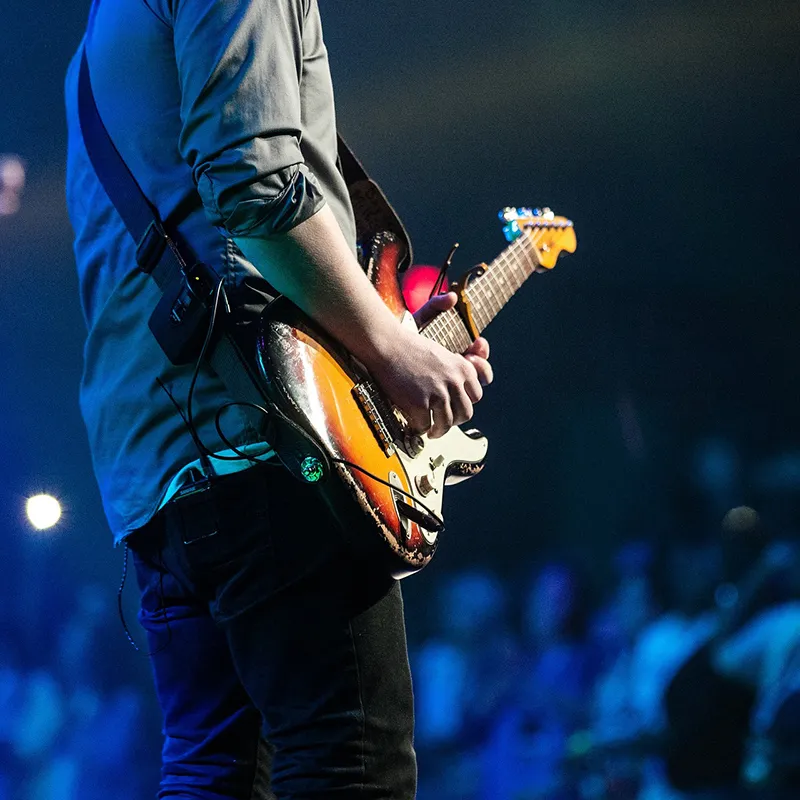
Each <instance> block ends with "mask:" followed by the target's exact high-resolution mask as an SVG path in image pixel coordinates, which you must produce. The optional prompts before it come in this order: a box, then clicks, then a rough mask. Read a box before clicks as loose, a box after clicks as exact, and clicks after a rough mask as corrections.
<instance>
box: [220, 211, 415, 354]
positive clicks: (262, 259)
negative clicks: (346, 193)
mask: <svg viewBox="0 0 800 800" xmlns="http://www.w3.org/2000/svg"><path fill="white" fill-rule="evenodd" d="M235 242H236V244H237V245H238V247H239V248H240V249H241V251H242V252H243V253H244V255H245V257H246V258H247V259H248V260H249V261H251V262H252V264H253V265H254V266H255V267H256V268H257V269H258V270H259V271H260V272H261V273H262V274H263V275H264V277H265V278H266V279H267V280H268V281H269V282H270V283H271V284H272V285H273V286H274V287H275V288H276V289H277V290H278V291H279V292H281V293H282V294H284V295H286V297H288V298H289V299H290V300H291V301H292V302H293V303H294V304H295V305H297V306H298V307H299V308H301V309H302V310H303V311H305V312H306V313H307V314H308V315H309V316H310V317H311V318H312V319H314V320H315V321H316V322H318V323H319V324H320V325H321V326H322V327H323V328H325V329H326V330H327V331H328V333H330V334H331V335H333V336H334V337H335V338H336V339H338V340H339V341H340V342H341V343H342V344H343V345H344V346H345V347H346V348H347V349H348V350H349V351H350V352H351V353H353V355H355V356H356V357H357V358H359V359H360V360H362V361H363V362H364V363H367V364H368V363H369V362H370V361H371V360H372V359H373V358H374V357H376V356H379V355H380V354H382V353H383V352H385V350H386V348H387V347H389V346H390V345H391V344H393V343H395V342H394V340H396V339H397V337H398V336H399V335H400V331H401V326H400V325H399V323H398V321H397V320H396V319H395V317H394V315H393V314H392V313H391V312H390V311H389V309H388V308H387V307H386V306H385V305H384V303H383V301H382V300H381V299H380V297H379V296H378V294H377V292H376V291H375V290H374V288H373V287H372V285H371V284H370V282H369V280H368V279H367V276H366V275H365V274H364V271H363V270H362V269H361V267H360V265H359V264H358V261H357V260H356V258H355V256H354V255H353V253H352V251H351V250H350V247H349V246H348V244H347V241H346V239H345V237H344V235H343V234H342V231H341V229H340V228H339V225H338V223H337V222H336V218H335V217H334V215H333V212H332V211H331V210H330V208H329V207H328V206H323V207H322V208H321V209H320V210H319V211H318V212H317V213H316V214H314V216H313V217H310V218H309V219H307V220H305V221H304V222H302V223H300V224H299V225H297V226H296V227H295V228H292V229H291V230H289V231H288V232H287V233H284V234H281V235H279V236H274V237H270V238H255V237H253V238H250V237H236V238H235Z"/></svg>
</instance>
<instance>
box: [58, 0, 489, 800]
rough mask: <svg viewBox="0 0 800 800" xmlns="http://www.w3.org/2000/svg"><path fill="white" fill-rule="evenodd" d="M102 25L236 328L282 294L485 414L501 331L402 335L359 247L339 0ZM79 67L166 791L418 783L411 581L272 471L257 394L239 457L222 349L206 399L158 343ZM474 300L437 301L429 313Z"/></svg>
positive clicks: (101, 307)
mask: <svg viewBox="0 0 800 800" xmlns="http://www.w3.org/2000/svg"><path fill="white" fill-rule="evenodd" d="M84 41H85V44H86V56H87V61H88V64H89V66H90V72H91V82H92V86H93V93H94V96H95V99H96V103H97V108H98V110H99V113H100V116H101V118H102V119H103V121H104V123H105V127H106V128H107V130H108V133H109V134H110V136H111V139H112V140H113V141H114V143H115V144H116V146H117V149H118V150H119V152H120V155H121V156H122V158H123V159H124V161H125V162H126V164H127V165H128V167H129V169H130V170H131V172H132V173H133V175H134V177H135V178H136V180H137V182H138V183H139V185H140V187H141V188H142V191H143V192H144V194H145V195H146V196H147V197H148V199H149V200H150V201H151V203H152V204H153V205H154V206H155V207H156V208H157V210H158V212H159V214H160V216H161V219H163V220H165V222H166V223H168V225H169V227H170V229H171V230H173V231H175V232H176V235H177V236H178V237H180V239H181V241H183V242H184V243H185V244H186V246H187V247H188V248H189V249H190V250H191V251H192V252H193V253H194V255H195V256H196V257H197V259H198V260H199V261H202V262H203V263H206V264H209V265H211V266H212V268H213V269H214V270H215V271H216V273H217V274H218V275H219V276H220V277H222V278H224V284H225V289H226V295H227V298H228V300H229V302H230V306H231V319H232V320H233V322H234V323H236V325H238V326H242V327H246V326H248V325H252V323H253V322H254V321H255V320H256V319H257V316H258V313H259V311H260V310H261V308H263V306H264V304H265V302H266V301H267V299H268V298H269V297H270V296H271V295H273V294H274V293H275V292H276V291H277V292H279V293H282V294H284V295H286V296H287V297H288V298H289V299H290V300H292V301H293V302H294V303H295V304H296V305H297V306H299V307H300V308H301V309H302V310H303V311H305V312H306V313H307V314H308V315H309V316H311V317H312V318H313V319H314V320H315V321H316V322H317V323H319V324H320V325H321V326H322V327H323V328H324V329H325V330H327V332H328V333H330V334H331V335H333V336H334V337H335V338H336V339H338V340H339V342H341V344H342V345H343V346H344V347H345V348H347V349H348V350H349V351H350V352H351V353H352V354H354V355H355V356H356V357H357V358H358V359H359V360H360V361H361V362H362V363H363V364H364V365H365V366H366V367H367V368H368V370H369V371H370V373H371V374H372V376H373V377H374V379H375V380H376V381H377V383H378V384H379V386H380V387H381V389H382V390H383V391H384V393H385V394H386V395H387V396H388V397H389V399H390V400H391V401H392V402H394V403H395V404H396V405H397V406H398V407H399V408H400V409H401V410H402V411H403V413H404V414H405V415H406V416H407V418H408V419H409V420H410V422H411V424H412V426H413V427H414V428H415V429H416V430H418V431H420V432H427V433H428V435H429V436H431V437H438V436H441V435H443V434H444V433H445V432H446V431H447V430H448V429H449V428H450V427H451V426H452V425H457V424H460V423H462V422H465V421H466V420H468V419H469V418H470V417H471V415H472V409H473V404H474V403H476V402H478V401H479V400H480V399H481V395H482V385H485V384H488V383H489V382H490V381H491V380H492V371H491V367H490V366H489V363H488V361H487V358H488V354H489V350H488V345H487V343H486V342H485V340H483V339H478V340H476V341H475V342H474V343H473V344H472V346H471V347H470V348H469V349H468V350H467V351H466V352H465V353H464V354H463V356H462V355H454V354H452V353H450V352H449V351H447V350H445V349H444V348H442V347H440V346H439V345H437V344H435V343H433V342H431V341H429V340H428V339H426V338H423V337H421V336H418V335H416V334H415V333H414V332H413V331H411V332H409V331H408V330H407V329H406V328H403V327H401V326H400V324H399V323H398V321H397V320H396V319H395V317H394V316H393V315H392V314H391V313H390V312H389V311H388V310H387V308H386V307H385V306H384V305H383V303H382V302H381V301H380V300H379V298H378V295H377V294H376V293H375V291H374V290H373V288H372V286H371V284H370V283H369V281H368V280H367V278H366V276H365V274H364V273H363V271H362V269H361V267H360V265H359V263H358V261H357V259H356V255H355V253H356V241H355V225H354V216H353V208H352V206H351V202H350V199H349V196H348V192H347V188H346V185H345V182H344V180H343V178H342V175H341V174H340V172H339V171H338V170H337V149H336V124H335V118H334V107H333V95H332V90H331V82H330V74H329V69H328V62H327V54H326V49H325V45H324V42H323V38H322V31H321V27H320V18H319V12H318V8H317V3H316V0H226V2H220V1H219V0H102V2H100V0H95V2H94V4H93V6H92V10H91V13H90V19H89V27H88V31H87V36H86V37H85V40H84ZM80 63H81V50H79V52H78V54H77V55H76V57H75V58H74V59H73V61H72V63H71V65H70V67H69V71H68V75H67V81H66V105H67V120H68V126H69V146H68V163H67V201H68V206H69V212H70V218H71V221H72V225H73V228H74V231H75V245H74V249H75V255H76V261H77V266H78V276H79V283H80V292H81V300H82V305H83V310H84V314H85V319H86V323H87V327H88V336H87V341H86V347H85V366H84V373H83V379H82V384H81V392H80V402H81V408H82V412H83V416H84V419H85V422H86V427H87V431H88V435H89V442H90V446H91V451H92V456H93V462H94V468H95V472H96V476H97V480H98V483H99V487H100V492H101V496H102V500H103V504H104V508H105V511H106V514H107V517H108V520H109V524H110V527H111V529H112V532H113V535H114V540H115V543H117V544H119V543H121V542H125V544H126V545H127V546H129V547H130V549H131V551H132V553H133V557H134V562H135V566H136V572H137V577H138V583H139V587H140V590H141V611H140V620H141V622H142V624H143V626H144V628H145V630H146V632H147V642H148V649H149V651H150V657H151V661H152V667H153V672H154V677H155V685H156V691H157V694H158V698H159V701H160V704H161V707H162V710H163V715H164V733H165V741H164V747H163V753H162V757H163V764H162V778H161V795H160V796H167V795H168V796H170V797H176V798H215V800H217V799H219V798H254V797H258V798H266V797H274V796H276V797H320V798H323V797H333V796H336V797H347V798H354V799H355V798H367V797H369V798H411V797H413V796H414V793H415V785H416V768H415V755H414V751H413V747H412V727H413V715H412V695H411V682H410V675H409V669H408V659H407V653H406V642H405V630H404V621H403V610H402V600H401V595H400V588H399V586H398V585H397V583H396V582H394V581H393V580H392V579H390V578H389V577H388V576H386V575H385V574H382V573H381V572H380V571H377V570H375V569H374V568H372V567H371V565H370V564H368V563H365V560H364V559H363V558H361V557H360V556H359V554H358V553H353V552H350V551H348V550H347V549H346V548H345V546H344V545H343V537H342V536H341V535H340V534H339V532H338V531H337V529H336V523H335V522H334V521H333V519H332V518H331V516H330V514H329V512H328V511H327V509H326V508H325V507H324V505H323V504H322V502H321V500H320V499H319V497H318V496H317V495H316V493H315V491H314V489H313V488H312V487H309V486H306V485H303V484H301V483H299V482H297V481H295V480H294V479H293V478H291V477H290V476H289V475H288V474H287V473H285V472H284V471H282V470H280V469H277V468H275V467H273V466H270V463H274V461H273V462H270V458H269V456H270V448H269V443H265V442H263V441H260V438H259V435H258V433H257V432H256V430H255V429H254V428H253V427H252V426H250V425H248V423H247V421H246V418H245V417H244V415H243V414H241V413H240V412H239V410H237V409H235V408H234V409H231V410H229V411H227V412H226V413H225V416H224V418H223V427H224V429H225V434H226V438H227V440H228V441H229V442H231V443H234V444H235V445H236V449H237V451H239V452H240V453H241V452H246V454H247V455H248V458H237V457H236V454H233V453H232V452H231V451H230V450H229V451H228V452H227V453H225V452H223V451H225V450H226V445H225V444H223V441H222V440H221V438H220V436H219V435H218V433H217V432H216V430H215V426H214V418H215V414H216V411H217V409H219V408H220V407H221V406H222V405H223V404H224V403H225V402H227V401H229V400H230V399H231V397H230V395H229V394H228V393H227V392H226V390H225V388H224V386H223V385H222V383H221V381H220V379H219V378H218V377H217V376H216V375H215V374H214V372H213V371H212V370H211V368H210V367H209V366H208V365H207V364H205V363H201V364H199V367H198V374H197V380H196V385H194V390H193V399H194V408H193V414H192V415H190V414H189V409H188V408H187V397H188V395H189V389H190V383H191V382H192V373H193V370H194V366H193V365H190V366H181V367H175V366H173V365H172V364H171V363H170V362H169V361H168V359H167V358H166V357H165V355H164V353H163V352H162V351H161V349H160V348H159V346H158V344H157V343H156V341H155V339H154V337H153V336H152V335H151V332H150V330H149V329H148V325H147V321H148V318H149V315H150V313H151V311H152V309H153V308H154V307H155V306H156V304H157V302H158V300H159V296H160V295H159V291H158V289H157V287H156V286H155V284H154V283H153V282H152V281H151V280H150V278H148V277H147V276H146V275H145V274H143V273H142V272H140V271H139V270H138V269H137V266H136V252H135V244H134V241H133V239H132V238H131V237H130V236H129V235H128V234H127V231H126V228H125V226H124V224H123V222H122V219H121V217H120V215H119V213H118V212H117V210H116V209H115V207H114V205H113V204H112V203H111V201H110V199H109V196H108V195H107V194H106V192H105V191H104V189H103V187H102V186H101V184H100V182H99V179H98V176H97V174H96V172H95V170H94V169H93V167H92V164H91V162H90V160H89V158H88V156H87V150H86V145H85V141H84V138H83V136H82V132H81V127H80V125H79V121H78V118H79V111H78V100H77V96H78V88H77V87H78V80H79V70H80ZM454 303H455V296H454V295H452V294H447V295H443V296H441V297H437V298H435V299H434V300H433V301H431V303H429V304H428V306H427V307H426V308H424V309H423V310H422V312H421V316H420V320H423V321H424V320H425V319H428V318H430V317H431V316H433V315H435V314H436V313H438V312H440V311H442V310H445V309H447V308H450V307H451V306H452V305H453V304H454ZM200 443H202V445H201V444H200ZM209 452H211V453H213V454H214V455H215V457H209V455H208V453H209ZM230 459H233V460H230ZM253 460H257V461H258V462H259V463H258V465H256V466H253ZM262 733H263V735H261V734H262ZM267 741H268V742H269V744H267ZM273 752H274V758H273V765H272V768H271V770H270V767H269V764H268V762H269V761H270V758H271V755H270V754H271V753H273ZM270 773H271V774H270ZM123 779H124V778H123ZM270 783H271V788H270Z"/></svg>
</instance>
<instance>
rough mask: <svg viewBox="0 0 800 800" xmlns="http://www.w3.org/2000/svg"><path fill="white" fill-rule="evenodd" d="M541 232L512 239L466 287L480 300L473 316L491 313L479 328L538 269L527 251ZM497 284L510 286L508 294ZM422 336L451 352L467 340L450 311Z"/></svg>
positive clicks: (532, 230) (462, 328) (456, 317)
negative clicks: (522, 258)
mask: <svg viewBox="0 0 800 800" xmlns="http://www.w3.org/2000/svg"><path fill="white" fill-rule="evenodd" d="M545 230H546V229H543V228H538V227H537V228H532V229H531V228H529V229H527V230H526V231H525V235H524V236H520V237H519V238H517V239H515V240H514V242H512V243H511V245H510V246H509V247H508V248H506V250H505V251H504V252H503V253H501V254H500V255H499V256H498V257H497V258H496V259H495V260H494V261H492V262H491V264H490V265H489V267H488V268H487V270H486V272H485V273H484V274H483V275H482V276H480V277H479V278H476V279H475V280H474V281H473V282H472V283H471V284H470V286H469V288H468V291H470V292H471V293H472V294H473V296H474V299H478V300H480V301H482V305H481V304H478V307H477V309H474V310H473V313H475V311H476V310H477V312H478V316H479V317H481V316H482V314H481V312H482V311H483V310H484V308H486V309H488V310H489V311H490V312H492V313H491V314H490V315H489V316H488V318H487V319H486V320H485V321H483V320H481V325H480V327H481V329H483V328H485V327H486V325H488V323H489V322H490V321H491V320H492V319H493V318H494V316H496V314H497V313H498V312H499V311H500V310H501V309H502V308H503V306H504V305H505V304H506V303H507V302H508V300H509V299H510V298H511V297H512V296H513V294H514V292H515V291H516V290H517V289H518V288H519V287H520V286H522V284H523V283H524V282H525V280H527V278H528V277H530V275H531V274H533V272H535V270H536V267H537V266H539V262H538V261H535V260H534V259H533V257H532V255H531V254H530V252H529V251H530V250H531V249H535V248H536V246H537V244H538V242H539V241H540V240H541V238H542V237H543V235H544V233H545ZM520 255H524V256H525V259H526V261H527V262H528V264H529V267H525V266H524V265H523V262H522V260H521V258H520ZM504 267H505V268H507V269H506V270H505V272H502V271H501V270H502V268H504ZM498 268H500V269H498ZM520 276H521V279H520ZM501 282H504V283H505V284H506V285H510V286H512V287H513V289H512V291H511V293H508V292H507V291H506V288H505V286H504V285H503V283H501ZM497 290H500V291H501V292H502V295H501V296H498V294H497ZM459 331H463V332H464V337H463V338H462V337H461V336H459V335H458V332H459ZM422 333H423V334H425V335H426V336H428V337H429V338H433V339H434V340H435V341H438V342H439V343H440V344H445V346H448V345H449V346H450V347H449V349H453V350H454V352H460V351H463V350H464V349H466V347H468V346H469V338H468V336H467V335H466V331H465V329H464V326H463V324H462V322H461V319H460V317H459V316H458V313H457V312H456V311H455V309H450V310H449V311H446V312H444V313H443V314H440V315H439V316H438V317H436V318H435V319H434V320H433V321H432V322H431V323H430V324H429V325H427V326H426V327H425V328H424V329H423V331H422ZM464 341H466V345H465V346H464V347H461V345H462V343H463V342H464ZM456 348H460V349H456Z"/></svg>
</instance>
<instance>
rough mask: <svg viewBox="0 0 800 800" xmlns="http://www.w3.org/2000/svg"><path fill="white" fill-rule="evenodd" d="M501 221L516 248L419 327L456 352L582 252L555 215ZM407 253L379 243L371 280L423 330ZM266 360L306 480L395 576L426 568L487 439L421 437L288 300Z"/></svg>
mask: <svg viewBox="0 0 800 800" xmlns="http://www.w3.org/2000/svg"><path fill="white" fill-rule="evenodd" d="M501 215H502V216H503V218H504V220H505V222H506V226H505V232H506V236H507V237H508V238H509V239H510V240H511V241H512V243H511V245H510V246H509V247H508V248H506V250H505V251H504V252H503V253H501V255H500V256H498V258H497V259H495V261H494V262H492V264H491V265H480V266H479V267H476V268H475V269H474V270H472V271H471V272H470V273H468V274H467V276H466V277H465V278H464V279H463V280H462V281H461V282H460V283H459V284H458V285H456V286H454V287H453V288H454V289H455V290H456V291H457V293H458V295H459V303H458V306H457V307H456V308H455V309H452V310H451V311H449V312H444V313H443V314H440V315H439V316H438V317H436V318H435V319H434V320H433V321H432V322H431V323H429V324H428V325H426V326H425V327H424V328H423V329H422V330H421V331H420V334H421V335H424V336H429V337H430V338H432V339H434V340H436V341H438V342H439V343H440V344H442V345H443V346H445V347H447V348H448V349H450V350H452V351H453V352H463V351H464V350H465V349H466V348H467V347H468V346H469V344H470V342H471V341H472V340H473V339H474V338H475V336H477V335H478V333H479V332H480V330H482V329H483V328H484V327H485V326H486V324H488V322H489V320H490V319H491V318H493V317H494V315H495V314H496V313H497V311H499V309H500V308H501V307H502V306H503V305H504V304H505V302H506V301H507V300H508V298H509V297H510V296H511V294H513V293H514V292H515V291H516V289H518V288H519V286H520V285H521V284H522V282H523V281H524V280H525V278H527V277H528V275H530V274H532V273H533V272H536V271H542V270H543V269H549V268H550V266H553V265H554V264H555V261H556V259H557V258H558V255H559V254H560V252H561V251H563V250H566V251H569V252H572V251H574V249H575V234H574V230H573V228H572V223H571V222H569V221H568V220H566V219H564V218H563V217H555V215H553V214H552V212H549V211H548V210H545V211H544V212H540V211H538V210H537V211H531V210H530V209H520V210H519V211H518V210H516V209H505V210H504V212H501ZM403 255H404V251H403V249H402V245H401V244H400V242H399V241H398V240H397V239H396V238H395V237H394V236H392V235H391V234H381V235H379V236H376V237H375V238H374V240H373V242H372V248H371V257H370V259H369V262H368V264H367V273H368V275H369V277H370V279H371V281H372V283H373V285H374V287H375V289H376V291H377V292H378V294H379V295H380V297H381V299H382V300H383V302H384V303H385V304H386V305H387V306H388V308H389V309H390V310H391V311H392V312H393V313H394V314H395V315H396V316H397V318H398V319H399V320H400V321H401V322H402V324H404V325H410V326H413V325H414V324H415V323H414V319H413V317H412V315H411V314H410V313H409V311H408V309H407V308H406V306H405V303H404V301H403V296H402V292H401V290H400V285H399V283H398V269H397V268H398V265H399V264H400V262H401V261H402V257H403ZM257 363H258V367H259V371H260V373H261V378H262V380H263V382H264V386H265V389H266V391H267V394H268V396H269V398H270V401H271V402H272V403H273V404H274V405H275V406H276V407H277V408H278V409H279V410H280V411H281V412H282V414H283V415H285V416H286V417H287V418H288V419H290V420H291V421H292V422H293V423H294V424H295V425H296V426H298V427H299V428H300V429H302V431H303V432H304V437H307V440H308V441H312V442H313V443H314V445H315V447H313V448H312V449H310V450H309V453H308V455H306V456H305V457H304V458H303V457H302V453H301V456H300V457H298V458H297V459H296V460H297V463H298V464H299V466H300V470H299V471H300V474H301V475H302V476H303V477H304V478H305V479H306V480H308V481H310V482H318V483H319V488H320V491H322V492H323V494H324V496H325V498H326V500H327V501H328V503H329V505H330V507H331V509H332V510H333V512H334V513H335V514H336V515H337V516H338V517H339V518H340V520H341V521H342V524H343V526H344V528H345V530H346V531H347V532H348V534H349V535H350V536H351V538H352V539H354V541H355V544H356V546H358V547H363V548H365V549H369V550H371V551H372V552H374V553H375V554H377V555H378V557H380V558H381V559H382V560H383V561H384V562H385V563H386V565H387V567H388V569H389V571H390V572H391V573H392V574H393V575H394V576H395V577H396V578H401V577H405V576H406V575H410V574H412V573H414V572H417V571H419V570H420V569H422V568H423V567H424V566H426V565H427V564H428V563H429V562H430V560H431V558H432V557H433V555H434V553H435V552H436V548H437V545H438V541H439V534H440V533H441V531H442V530H443V528H444V524H443V520H442V498H443V494H444V487H445V486H447V485H450V484H453V483H458V482H459V481H463V480H465V479H466V478H469V477H472V476H473V475H476V474H477V473H478V472H480V471H481V469H482V468H483V465H484V461H485V459H486V453H487V449H488V442H487V440H486V437H484V436H483V435H482V434H481V433H480V432H479V431H477V430H475V429H461V428H459V427H453V428H451V429H450V430H449V431H448V432H447V433H446V434H445V435H444V436H442V437H440V438H438V439H429V438H428V437H427V436H426V435H424V434H422V435H419V434H416V433H414V432H413V431H411V430H410V429H409V428H408V426H407V424H406V421H405V419H404V417H403V415H402V414H401V413H400V412H399V411H398V410H397V409H395V408H393V407H392V405H391V404H390V403H389V402H388V400H387V399H386V398H385V397H384V396H383V395H382V393H381V392H380V389H379V388H378V387H377V386H376V385H375V384H374V383H373V382H372V380H371V379H370V376H369V374H368V373H367V372H366V370H365V369H364V367H363V366H362V365H361V364H359V363H358V362H357V361H356V360H355V359H354V358H352V357H351V356H350V355H349V354H348V353H347V352H345V351H344V350H343V349H342V348H341V347H340V346H339V345H338V344H337V343H336V342H334V341H333V340H332V339H331V338H330V337H328V336H327V335H326V334H325V333H324V332H323V331H321V329H320V328H319V327H318V326H316V325H315V324H314V323H313V322H312V321H311V320H310V319H309V318H308V317H306V316H305V315H304V314H303V313H302V312H301V311H300V310H299V309H297V307H296V306H294V305H293V304H291V303H290V302H289V301H288V300H285V299H283V298H280V299H279V300H278V301H276V302H275V303H273V304H271V305H270V306H269V307H268V308H267V310H266V311H265V313H264V315H263V316H262V319H261V328H260V332H259V337H258V352H257ZM301 449H302V448H301ZM279 452H280V451H279ZM315 453H316V456H315V455H314V454H315ZM323 465H324V467H323ZM329 473H330V474H329Z"/></svg>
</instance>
